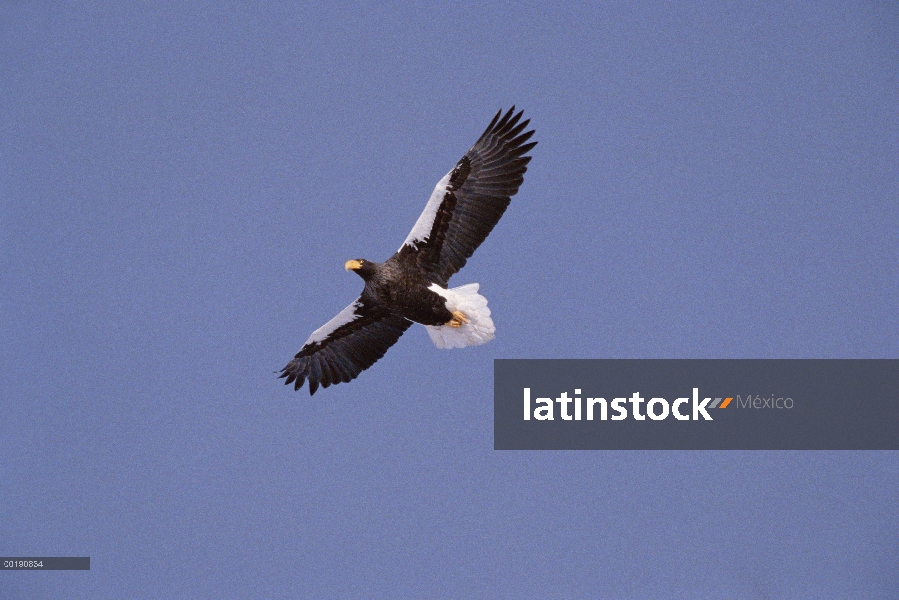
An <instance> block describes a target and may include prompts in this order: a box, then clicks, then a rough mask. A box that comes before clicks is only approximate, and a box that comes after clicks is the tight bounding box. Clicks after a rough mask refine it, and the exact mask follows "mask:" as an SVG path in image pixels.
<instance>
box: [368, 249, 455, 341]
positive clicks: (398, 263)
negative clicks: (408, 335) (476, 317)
mask: <svg viewBox="0 0 899 600" xmlns="http://www.w3.org/2000/svg"><path fill="white" fill-rule="evenodd" d="M359 262H361V263H362V268H360V269H356V273H357V274H358V275H359V276H360V277H362V279H364V280H365V289H364V290H362V296H361V298H362V299H363V300H364V301H365V302H366V303H372V304H380V305H381V306H384V307H385V308H387V309H388V310H390V311H391V312H392V313H395V314H399V315H402V316H403V317H405V318H406V319H408V320H410V321H414V322H415V323H421V324H422V325H435V326H436V325H443V324H444V323H446V322H447V321H449V320H450V319H452V318H453V315H452V313H451V312H450V311H449V310H448V309H447V308H446V305H445V302H446V299H445V298H443V296H441V295H439V294H437V293H435V292H432V291H431V290H429V289H428V287H429V286H430V285H431V284H433V283H436V282H435V281H433V280H432V279H431V278H429V277H428V274H427V273H425V272H423V271H421V270H420V269H417V268H409V265H408V264H407V263H406V262H404V260H403V256H402V255H401V254H400V253H397V254H394V255H393V256H392V257H391V258H390V259H388V260H387V261H386V262H383V263H374V262H371V261H368V260H365V259H359Z"/></svg>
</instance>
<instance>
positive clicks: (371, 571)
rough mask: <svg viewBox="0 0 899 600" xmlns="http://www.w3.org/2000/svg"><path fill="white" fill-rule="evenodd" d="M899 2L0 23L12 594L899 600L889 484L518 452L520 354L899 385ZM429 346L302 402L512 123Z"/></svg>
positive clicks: (871, 469) (139, 8)
mask: <svg viewBox="0 0 899 600" xmlns="http://www.w3.org/2000/svg"><path fill="white" fill-rule="evenodd" d="M897 17H899V9H897V6H896V4H895V3H891V2H879V3H873V2H865V3H855V4H852V5H845V4H844V3H836V2H833V3H817V4H815V5H813V6H804V5H803V6H790V5H781V4H774V3H727V4H725V3H717V2H715V3H678V4H661V3H653V4H638V3H630V2H621V3H607V4H603V5H601V6H584V5H582V3H573V4H555V5H549V4H542V5H537V4H527V5H521V4H517V3H507V4H501V3H487V4H485V3H472V4H457V5H453V6H451V7H450V6H443V5H433V4H431V5H426V4H422V5H420V6H418V7H416V8H410V7H407V6H404V5H392V6H378V7H377V8H376V7H375V5H374V4H371V5H351V4H338V5H335V6H333V7H331V8H309V7H303V6H300V5H298V4H297V5H295V4H289V3H279V4H274V3H273V4H265V5H261V6H260V5H255V6H248V5H244V4H227V5H223V4H221V3H205V2H194V3H190V4H189V5H184V4H182V3H168V4H166V3H153V4H140V5H138V4H127V5H126V4H123V3H91V2H83V3H74V4H57V5H51V4H49V3H27V2H10V3H5V4H3V5H2V7H0V74H2V76H0V256H2V260H0V331H2V342H0V410H2V413H3V415H2V419H0V457H2V460H0V554H4V555H17V556H24V555H47V556H55V555H59V556H66V555H68V556H85V555H88V556H90V557H91V559H92V568H91V571H90V572H72V573H67V572H55V573H20V572H15V573H12V572H6V573H3V574H2V577H0V596H3V597H4V598H31V597H47V598H54V597H66V598H97V597H148V598H149V597H495V598H527V597H534V598H554V597H559V598H563V597H564V598H578V597H584V598H587V597H589V598H621V597H629V598H695V597H705V598H797V597H815V598H875V597H878V598H885V597H893V596H896V595H897V594H899V579H897V572H899V571H897V569H896V565H897V563H899V541H897V540H899V513H897V511H896V506H899V460H897V455H896V453H886V452H878V453H873V452H872V453H864V452H854V453H845V452H833V453H809V452H803V453H787V452H717V453H714V452H706V453H690V452H671V453H665V452H496V451H494V450H493V414H492V413H493V410H492V406H493V400H492V391H493V380H492V369H493V359H494V358H618V357H622V358H654V357H660V358H673V357H677V358H732V357H733V358H736V357H740V358H746V357H748V358H799V357H802V358H896V357H897V355H899V310H897V301H896V299H897V297H899V252H897V249H899V227H897V224H899V202H897V198H899V151H897V139H899V112H897V111H896V107H897V106H899V52H897V50H899V46H897V40H899V30H897V23H899V18H897ZM513 103H514V104H516V105H517V106H518V107H519V108H522V109H524V110H525V116H526V117H529V118H531V119H532V125H533V127H534V128H535V129H536V130H537V134H536V136H535V139H537V140H539V142H540V143H539V145H538V146H537V147H536V148H535V149H534V151H533V153H532V154H533V156H534V158H533V160H532V162H531V164H530V167H529V170H528V173H527V174H526V176H525V182H524V185H523V186H522V188H521V191H520V192H519V194H518V195H517V196H516V197H515V198H514V199H513V202H512V204H511V206H510V208H509V210H508V211H507V212H506V214H505V216H504V217H503V219H502V220H501V221H500V223H499V225H498V226H497V227H496V229H495V230H494V232H493V233H492V234H491V236H490V237H489V238H488V239H487V241H486V242H485V243H484V245H483V246H482V247H481V248H480V249H479V250H478V251H477V252H476V253H475V255H474V257H473V258H472V259H471V260H470V261H469V263H468V265H467V266H466V268H465V269H464V270H462V271H461V272H460V273H459V274H458V275H456V276H455V277H454V278H453V281H452V283H453V284H454V285H461V284H463V283H468V282H479V283H480V284H481V293H483V294H484V295H485V296H486V297H487V298H488V299H489V300H490V307H491V309H492V311H493V317H494V321H495V323H496V327H497V334H496V339H495V340H494V341H492V342H490V343H489V344H486V345H484V346H480V347H476V348H468V349H465V350H454V351H440V350H437V349H436V348H434V347H433V345H432V344H431V342H430V340H429V339H428V336H427V335H426V333H425V331H424V330H423V329H421V328H420V327H414V328H413V329H410V330H409V331H408V332H407V333H406V334H405V335H404V336H403V338H402V339H401V340H400V341H399V343H398V344H397V345H396V346H395V347H394V348H392V349H391V350H390V351H389V352H388V354H387V355H386V356H385V357H384V358H383V359H382V360H381V361H379V362H378V363H377V364H376V365H374V366H373V367H372V368H371V369H369V370H368V371H366V372H365V373H363V374H362V376H361V377H360V378H359V379H358V380H356V381H354V382H352V383H350V384H341V385H339V386H336V387H332V388H329V389H327V390H322V391H320V392H319V393H318V394H316V396H315V397H314V398H312V399H310V398H309V396H308V393H307V392H306V391H305V390H304V391H302V392H300V393H294V392H293V391H292V389H288V388H285V387H284V386H283V385H281V384H280V382H279V381H278V380H277V379H276V378H275V376H274V374H273V371H275V370H277V369H280V368H281V367H282V366H284V364H285V363H286V362H287V361H288V360H289V359H290V358H291V357H292V356H293V354H294V353H295V352H296V351H297V350H298V349H299V347H300V345H301V344H302V342H303V341H304V340H305V339H306V338H307V336H308V335H309V333H310V332H311V331H313V330H314V329H316V328H318V327H319V326H320V325H322V324H323V323H325V322H326V321H327V320H329V319H330V318H331V317H332V316H334V315H335V314H336V313H337V312H338V311H339V310H340V309H342V308H343V307H345V306H346V305H347V304H348V303H349V302H350V301H351V300H352V299H353V298H355V297H356V295H357V294H358V293H359V291H360V290H361V283H362V282H361V281H360V280H359V279H358V278H357V277H356V276H355V275H353V274H348V273H346V272H344V269H343V264H344V262H345V261H346V260H347V259H349V258H355V257H359V256H362V257H366V258H369V259H372V260H384V259H386V258H387V257H389V256H390V255H391V254H392V253H393V252H394V251H395V250H396V249H397V248H398V247H399V245H400V243H401V242H402V240H403V239H404V238H405V236H406V234H407V233H408V232H409V230H410V229H411V227H412V225H413V223H414V222H415V220H416V218H417V217H418V215H419V213H420V212H421V210H422V209H423V207H424V204H425V202H426V200H427V198H428V197H429V195H430V193H431V190H432V189H433V186H434V185H435V184H436V183H437V181H438V180H439V179H440V178H441V177H442V176H443V175H444V174H445V173H446V172H447V171H448V170H449V169H450V168H451V167H452V166H453V165H454V164H455V162H456V161H457V160H458V159H459V158H460V157H461V156H462V154H463V153H464V152H465V151H466V150H467V149H468V148H469V147H470V146H471V144H472V143H473V142H474V141H475V140H476V139H477V136H478V135H479V134H480V133H481V131H483V129H484V127H485V126H486V125H487V123H488V122H489V120H490V119H491V117H492V116H493V114H494V113H495V112H496V111H497V110H498V109H500V108H504V107H508V106H510V105H511V104H513Z"/></svg>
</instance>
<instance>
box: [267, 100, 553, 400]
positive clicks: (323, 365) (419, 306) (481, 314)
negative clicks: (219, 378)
mask: <svg viewBox="0 0 899 600" xmlns="http://www.w3.org/2000/svg"><path fill="white" fill-rule="evenodd" d="M523 112H524V111H519V112H518V113H517V114H516V113H515V107H514V106H513V107H512V108H511V109H509V111H508V112H506V113H505V114H503V111H502V110H500V111H499V112H497V113H496V116H494V117H493V120H492V121H490V125H488V126H487V129H486V130H484V133H483V134H482V135H481V137H480V138H478V141H477V142H475V144H474V146H472V147H471V150H469V151H468V152H466V153H465V156H463V157H462V159H461V160H460V161H459V162H458V163H456V166H455V167H453V169H452V170H451V171H450V172H449V173H447V174H446V176H445V177H444V178H443V179H441V180H440V181H439V182H438V183H437V186H436V187H435V188H434V192H433V193H432V194H431V198H430V199H429V200H428V203H427V205H426V206H425V209H424V212H422V213H421V216H420V217H419V218H418V221H416V222H415V226H414V227H413V228H412V231H411V232H409V235H408V236H407V237H406V239H405V241H404V242H403V245H402V246H400V249H399V250H398V251H397V252H396V254H394V255H393V256H391V257H390V258H389V259H387V260H386V261H384V262H382V263H378V262H374V261H370V260H366V259H362V258H356V259H353V260H349V261H347V262H346V264H345V265H344V267H345V268H346V270H347V271H353V272H354V273H356V274H357V275H359V276H360V277H361V278H362V279H363V281H365V288H364V289H363V290H362V294H361V295H360V296H359V297H358V298H356V300H354V301H353V303H352V304H350V305H349V306H347V307H346V308H345V309H343V310H342V311H340V312H339V313H338V314H337V316H336V317H334V318H333V319H331V320H330V321H328V322H327V323H325V324H324V325H323V326H322V327H320V328H318V329H316V330H315V331H313V332H312V335H310V336H309V339H307V340H306V343H305V344H303V347H302V348H301V349H300V351H299V352H297V354H296V356H295V357H294V358H293V360H291V361H290V362H289V363H287V366H286V367H284V368H283V369H282V370H281V372H280V373H281V374H280V376H279V377H283V378H286V381H285V382H284V383H285V384H288V385H289V384H291V383H293V384H294V390H299V389H300V387H301V386H302V385H303V383H304V382H305V381H307V380H308V381H309V394H310V395H312V394H315V392H316V390H318V388H319V386H321V387H324V388H326V387H328V386H330V385H334V384H338V383H341V382H349V381H352V380H353V379H355V378H356V377H358V376H359V374H360V373H361V372H362V371H364V370H365V369H367V368H369V367H370V366H372V365H373V364H374V363H375V362H376V361H377V360H378V359H380V358H381V357H382V356H384V353H385V352H387V349H388V348H390V347H391V346H392V345H393V344H395V343H396V341H397V340H398V339H399V338H400V336H401V335H403V332H405V331H406V330H407V329H408V328H409V327H410V326H411V325H412V323H413V322H415V323H420V324H422V325H424V326H425V328H426V329H427V331H428V334H429V335H430V337H431V341H433V342H434V345H435V346H437V347H438V348H462V347H465V346H475V345H479V344H483V343H486V342H488V341H490V340H492V339H493V337H494V335H493V334H494V331H495V327H494V325H493V321H492V320H491V319H490V309H489V308H487V299H486V298H484V297H483V296H481V295H480V294H478V284H477V283H471V284H468V285H463V286H461V287H456V288H449V287H448V284H449V280H450V277H452V276H453V275H454V274H455V273H456V272H458V271H459V270H460V269H461V268H462V267H464V266H465V263H466V261H467V260H468V259H469V258H470V257H471V255H472V253H474V251H475V250H476V249H477V247H478V246H480V245H481V243H482V242H483V241H484V240H485V239H486V238H487V236H488V235H489V234H490V232H491V231H492V230H493V227H494V226H495V225H496V223H497V222H498V221H499V219H500V217H501V216H502V215H503V213H504V212H505V211H506V208H507V207H508V206H509V202H510V200H511V198H512V196H514V195H515V194H516V193H517V192H518V188H519V187H520V186H521V184H522V182H523V181H524V173H525V171H527V164H528V163H529V162H530V160H531V157H530V156H526V154H527V152H528V151H529V150H531V148H533V147H534V146H536V145H537V142H528V140H529V139H530V138H531V136H533V135H534V130H530V131H524V130H525V128H526V127H527V126H528V123H530V119H526V120H524V121H522V120H521V115H522V113H523Z"/></svg>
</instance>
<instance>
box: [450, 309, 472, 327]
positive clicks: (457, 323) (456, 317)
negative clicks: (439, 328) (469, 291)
mask: <svg viewBox="0 0 899 600" xmlns="http://www.w3.org/2000/svg"><path fill="white" fill-rule="evenodd" d="M462 323H468V317H466V316H465V313H463V312H459V311H458V310H454V311H453V318H452V319H450V320H449V321H447V322H446V324H447V325H449V326H450V327H453V328H457V327H462Z"/></svg>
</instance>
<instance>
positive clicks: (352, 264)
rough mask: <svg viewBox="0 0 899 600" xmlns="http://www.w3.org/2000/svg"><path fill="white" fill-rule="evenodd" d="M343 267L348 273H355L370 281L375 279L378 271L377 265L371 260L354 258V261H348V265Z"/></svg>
mask: <svg viewBox="0 0 899 600" xmlns="http://www.w3.org/2000/svg"><path fill="white" fill-rule="evenodd" d="M343 267H344V268H345V269H346V270H347V271H354V272H355V273H356V275H358V276H359V277H361V278H362V279H364V280H365V281H368V280H369V279H371V278H372V277H374V275H375V273H376V272H377V270H378V265H377V263H373V262H371V261H370V260H365V259H364V258H354V259H353V260H348V261H346V264H345V265H343Z"/></svg>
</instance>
